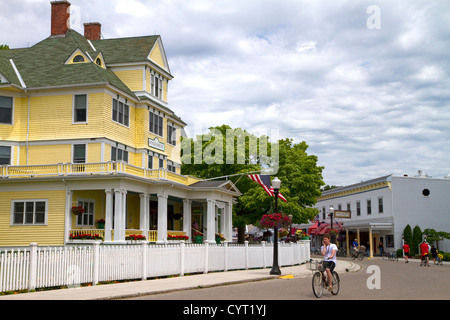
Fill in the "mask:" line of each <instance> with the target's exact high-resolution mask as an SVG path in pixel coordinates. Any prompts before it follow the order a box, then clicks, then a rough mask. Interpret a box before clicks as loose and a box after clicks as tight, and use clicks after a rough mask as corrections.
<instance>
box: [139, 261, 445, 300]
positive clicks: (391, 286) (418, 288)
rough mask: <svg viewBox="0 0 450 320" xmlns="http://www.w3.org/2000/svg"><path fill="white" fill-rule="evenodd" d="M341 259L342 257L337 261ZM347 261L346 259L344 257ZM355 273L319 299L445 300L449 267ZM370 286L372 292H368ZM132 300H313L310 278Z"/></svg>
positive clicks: (370, 266)
mask: <svg viewBox="0 0 450 320" xmlns="http://www.w3.org/2000/svg"><path fill="white" fill-rule="evenodd" d="M341 259H344V258H341ZM345 259H347V258H345ZM356 263H359V264H360V265H361V267H362V268H361V269H360V270H359V271H357V272H348V273H347V272H341V273H340V278H341V290H340V292H339V294H338V295H337V296H333V295H331V294H330V293H328V292H324V294H323V296H322V298H321V299H322V300H339V299H345V300H411V299H420V300H448V299H450V265H444V266H434V265H433V264H432V263H431V265H430V267H420V266H419V263H418V262H416V261H411V262H410V263H408V264H406V263H404V261H403V259H400V260H399V261H398V262H394V261H383V260H382V259H381V258H374V259H371V260H368V259H364V260H363V261H356ZM368 286H369V287H372V289H369V288H368ZM132 299H133V300H274V299H276V300H299V299H300V300H308V299H313V300H317V298H315V297H314V295H313V293H312V289H311V275H304V276H302V277H297V278H294V279H273V280H263V281H256V282H248V283H241V284H234V285H228V286H220V287H213V288H204V289H194V290H186V291H178V292H172V293H166V294H156V295H148V296H141V297H135V298H132Z"/></svg>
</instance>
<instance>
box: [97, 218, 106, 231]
mask: <svg viewBox="0 0 450 320" xmlns="http://www.w3.org/2000/svg"><path fill="white" fill-rule="evenodd" d="M96 222H97V227H98V228H99V229H105V219H103V218H102V219H98V220H97V221H96Z"/></svg>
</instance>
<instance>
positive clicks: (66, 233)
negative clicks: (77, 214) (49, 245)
mask: <svg viewBox="0 0 450 320" xmlns="http://www.w3.org/2000/svg"><path fill="white" fill-rule="evenodd" d="M72 195H73V191H67V192H66V223H65V225H64V241H65V242H67V241H69V236H70V230H71V229H72Z"/></svg>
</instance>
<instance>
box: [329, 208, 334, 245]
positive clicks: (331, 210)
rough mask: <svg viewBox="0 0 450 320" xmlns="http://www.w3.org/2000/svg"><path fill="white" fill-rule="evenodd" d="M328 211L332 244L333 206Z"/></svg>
mask: <svg viewBox="0 0 450 320" xmlns="http://www.w3.org/2000/svg"><path fill="white" fill-rule="evenodd" d="M328 211H330V219H331V229H330V230H331V231H330V233H331V241H332V242H334V239H333V238H334V236H333V215H334V208H333V206H330V208H328Z"/></svg>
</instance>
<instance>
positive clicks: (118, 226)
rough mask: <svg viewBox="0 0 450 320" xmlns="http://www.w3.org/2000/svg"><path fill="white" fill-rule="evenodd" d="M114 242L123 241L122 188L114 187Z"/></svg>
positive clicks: (123, 213)
mask: <svg viewBox="0 0 450 320" xmlns="http://www.w3.org/2000/svg"><path fill="white" fill-rule="evenodd" d="M114 196H115V199H114V200H115V201H114V202H115V203H114V242H125V212H124V203H123V202H124V201H123V190H120V189H114Z"/></svg>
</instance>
